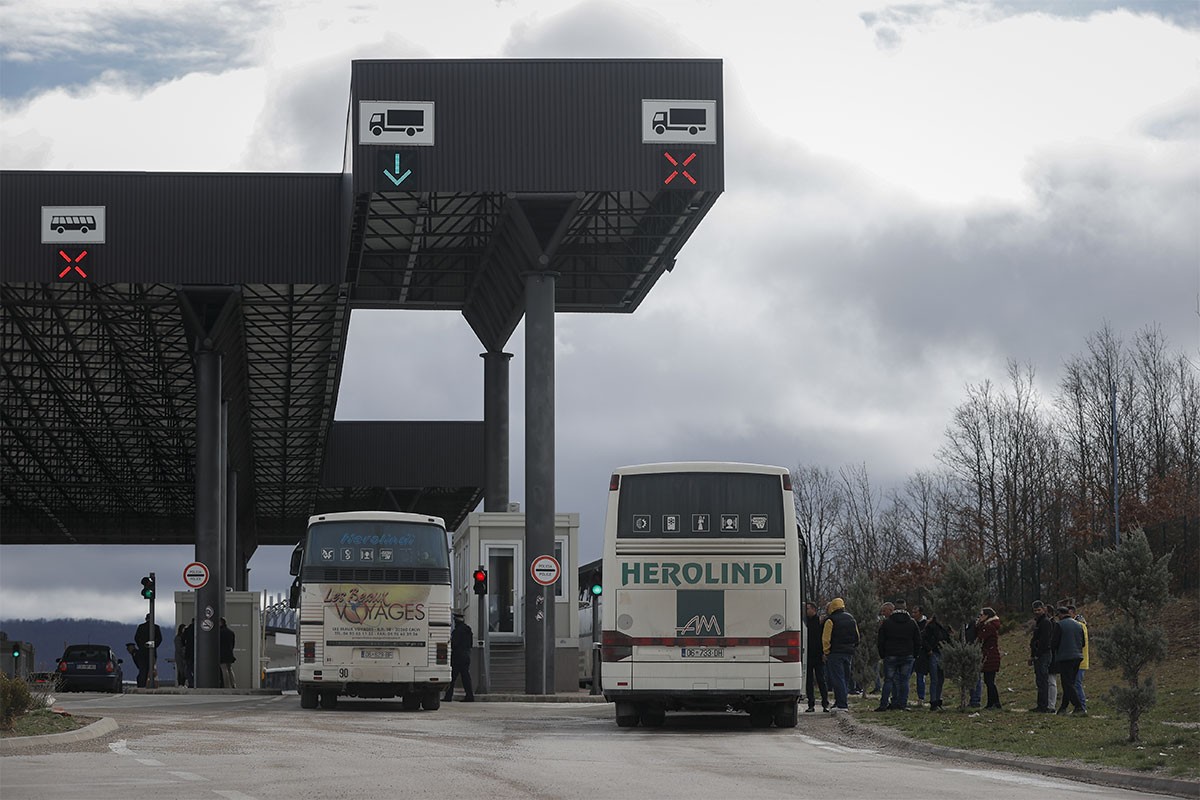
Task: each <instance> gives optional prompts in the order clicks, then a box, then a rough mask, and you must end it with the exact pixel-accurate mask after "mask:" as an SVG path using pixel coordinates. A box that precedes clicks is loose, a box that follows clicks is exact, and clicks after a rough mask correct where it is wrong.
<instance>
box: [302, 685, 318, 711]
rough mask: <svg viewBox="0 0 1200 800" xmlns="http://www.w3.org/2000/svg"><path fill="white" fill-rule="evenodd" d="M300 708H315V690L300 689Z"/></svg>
mask: <svg viewBox="0 0 1200 800" xmlns="http://www.w3.org/2000/svg"><path fill="white" fill-rule="evenodd" d="M300 707H301V708H316V707H317V690H316V689H301V690H300Z"/></svg>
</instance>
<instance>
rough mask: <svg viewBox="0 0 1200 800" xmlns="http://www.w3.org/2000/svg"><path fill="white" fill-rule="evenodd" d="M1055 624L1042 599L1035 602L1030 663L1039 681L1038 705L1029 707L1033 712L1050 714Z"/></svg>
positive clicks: (1030, 643) (1034, 675)
mask: <svg viewBox="0 0 1200 800" xmlns="http://www.w3.org/2000/svg"><path fill="white" fill-rule="evenodd" d="M1053 632H1054V625H1053V624H1051V622H1050V618H1049V617H1048V616H1047V615H1046V606H1045V604H1043V603H1042V601H1041V600H1035V601H1034V602H1033V634H1032V635H1031V636H1030V637H1029V663H1030V665H1031V666H1032V667H1033V679H1034V681H1035V682H1036V683H1037V706H1036V707H1035V708H1031V709H1029V711H1030V712H1031V713H1033V714H1049V713H1051V712H1052V711H1053V710H1054V709H1052V708H1050V658H1051V654H1050V645H1051V637H1052V634H1053Z"/></svg>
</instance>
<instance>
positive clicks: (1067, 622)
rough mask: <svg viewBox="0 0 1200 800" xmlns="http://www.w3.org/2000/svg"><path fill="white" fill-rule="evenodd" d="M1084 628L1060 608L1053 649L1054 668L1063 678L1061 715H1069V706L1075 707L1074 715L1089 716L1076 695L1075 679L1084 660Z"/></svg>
mask: <svg viewBox="0 0 1200 800" xmlns="http://www.w3.org/2000/svg"><path fill="white" fill-rule="evenodd" d="M1083 643H1084V638H1083V626H1082V625H1080V624H1079V623H1078V622H1076V621H1075V620H1073V619H1071V614H1070V611H1069V610H1068V609H1067V607H1066V606H1059V608H1058V625H1057V626H1056V627H1055V628H1054V634H1053V639H1052V640H1051V643H1050V645H1051V648H1052V649H1053V650H1054V666H1055V667H1057V671H1058V674H1059V675H1061V676H1062V705H1060V706H1059V707H1058V713H1059V714H1065V713H1067V705H1068V704H1069V705H1073V706H1075V711H1074V712H1073V713H1075V714H1079V715H1081V716H1082V715H1085V714H1087V712H1086V711H1084V710H1083V704H1082V703H1080V702H1079V696H1078V695H1077V694H1075V678H1076V677H1078V675H1079V663H1080V662H1081V661H1082V660H1083Z"/></svg>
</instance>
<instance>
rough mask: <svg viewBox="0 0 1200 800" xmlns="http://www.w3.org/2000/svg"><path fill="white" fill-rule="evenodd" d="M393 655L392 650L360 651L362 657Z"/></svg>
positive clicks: (386, 656) (387, 656)
mask: <svg viewBox="0 0 1200 800" xmlns="http://www.w3.org/2000/svg"><path fill="white" fill-rule="evenodd" d="M392 655H393V653H392V651H391V650H362V651H359V657H360V658H391V657H392Z"/></svg>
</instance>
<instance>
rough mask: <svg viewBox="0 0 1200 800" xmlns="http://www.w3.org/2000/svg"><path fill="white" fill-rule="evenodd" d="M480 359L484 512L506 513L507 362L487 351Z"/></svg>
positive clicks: (504, 357) (501, 355) (505, 357)
mask: <svg viewBox="0 0 1200 800" xmlns="http://www.w3.org/2000/svg"><path fill="white" fill-rule="evenodd" d="M479 356H480V358H482V359H483V463H484V470H483V475H484V478H483V480H484V488H483V510H484V511H508V362H509V361H510V360H511V359H512V353H500V352H495V351H491V350H489V351H488V352H486V353H480V354H479Z"/></svg>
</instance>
